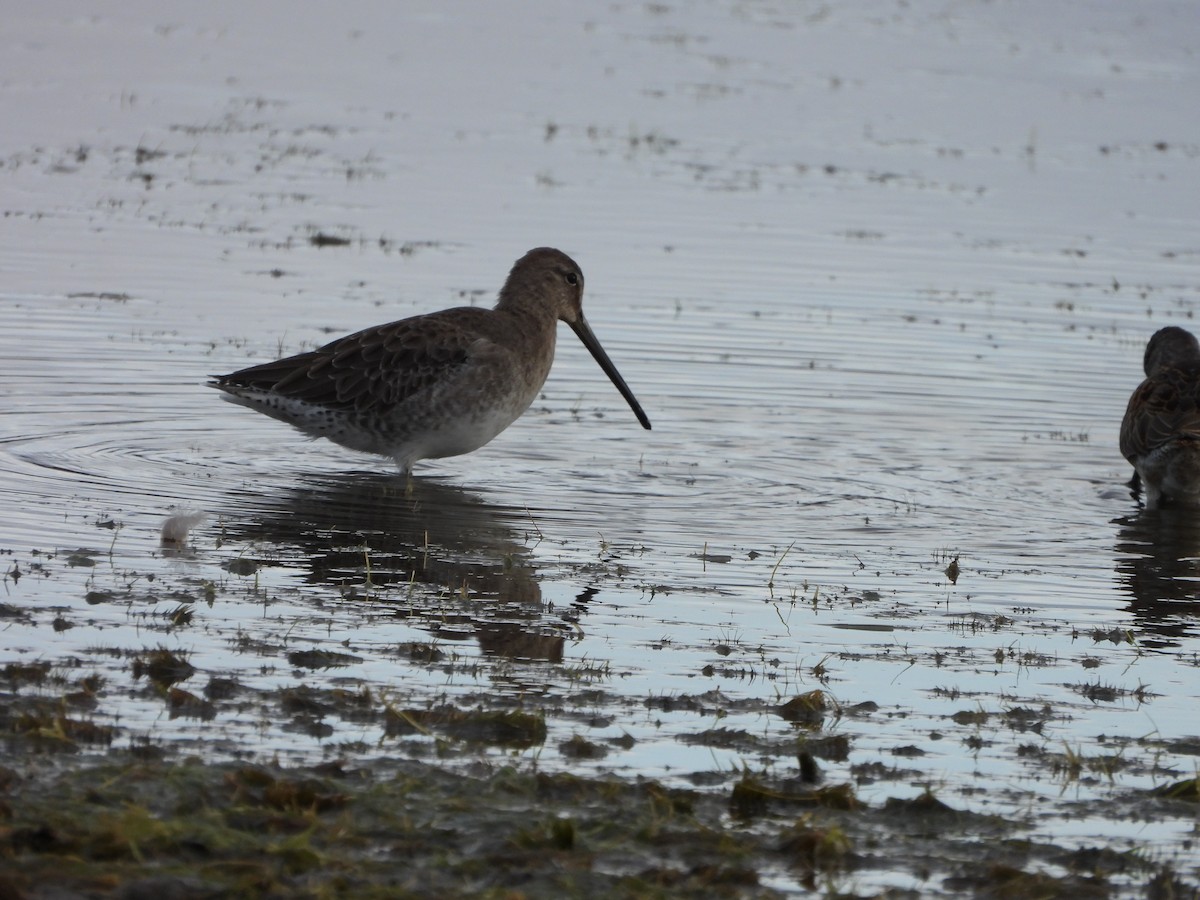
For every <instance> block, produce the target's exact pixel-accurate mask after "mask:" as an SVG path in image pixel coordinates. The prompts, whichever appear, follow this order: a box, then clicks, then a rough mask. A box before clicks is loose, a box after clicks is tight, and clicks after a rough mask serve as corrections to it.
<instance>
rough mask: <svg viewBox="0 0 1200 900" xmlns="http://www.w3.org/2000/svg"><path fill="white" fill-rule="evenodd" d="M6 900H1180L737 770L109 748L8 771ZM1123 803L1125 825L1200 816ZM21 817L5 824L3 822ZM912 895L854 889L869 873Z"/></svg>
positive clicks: (1040, 853) (983, 827)
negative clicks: (645, 773)
mask: <svg viewBox="0 0 1200 900" xmlns="http://www.w3.org/2000/svg"><path fill="white" fill-rule="evenodd" d="M0 777H2V778H3V786H4V796H5V801H6V803H7V804H9V810H8V811H7V814H6V816H5V818H6V819H7V821H6V822H5V827H4V835H3V839H4V840H3V842H4V867H5V868H6V869H7V874H6V875H5V876H4V877H3V882H0V889H2V890H3V891H4V896H6V897H29V898H38V897H62V896H90V897H151V896H159V897H177V898H193V897H194V898H200V897H218V896H243V897H404V896H412V897H437V896H505V897H561V896H630V897H644V896H679V897H712V896H719V897H779V896H787V895H791V894H794V893H795V892H796V891H797V890H799V889H804V890H809V891H814V892H816V893H817V895H821V896H840V897H849V896H889V897H903V896H911V897H921V896H931V895H944V896H986V897H1110V896H1149V897H1194V896H1196V889H1195V887H1194V885H1193V886H1190V885H1187V884H1184V883H1183V882H1181V881H1180V880H1179V879H1178V878H1177V877H1176V876H1175V875H1174V873H1173V872H1172V871H1171V869H1170V867H1169V866H1166V865H1164V864H1162V863H1160V862H1156V861H1155V860H1153V859H1150V858H1146V857H1143V856H1139V855H1136V854H1131V853H1119V852H1115V851H1111V850H1106V849H1104V848H1100V847H1097V848H1089V849H1078V850H1069V849H1066V848H1063V847H1060V846H1056V845H1054V844H1046V843H1038V842H1031V841H1027V840H1022V839H1021V838H1020V836H1019V834H1020V827H1019V824H1018V823H1014V822H1011V821H1006V820H1005V819H1003V818H1000V817H992V816H981V815H978V814H973V813H968V812H963V811H961V810H956V809H954V808H953V807H951V806H949V805H947V804H945V803H943V802H942V801H941V800H939V799H938V798H937V797H936V796H935V795H933V794H927V795H924V796H921V797H919V798H916V799H913V800H898V799H897V800H895V801H889V802H887V803H885V804H883V805H882V806H869V805H866V804H862V803H860V802H859V801H857V800H856V798H855V790H854V785H853V784H852V783H845V784H837V785H828V786H820V787H817V786H814V785H812V784H810V783H808V782H806V781H805V780H804V779H803V777H796V778H791V779H759V778H756V777H755V776H754V775H752V774H750V773H746V774H745V775H744V776H742V777H741V778H739V779H737V780H736V781H734V782H733V784H732V785H731V786H729V787H727V788H724V789H721V790H711V789H693V790H689V789H682V788H669V787H665V786H663V785H662V784H660V783H658V782H656V781H654V780H649V779H630V780H626V779H614V778H594V777H576V776H572V775H569V774H565V773H560V774H548V773H536V772H531V771H527V770H522V769H521V768H499V769H494V770H491V771H483V772H481V771H476V772H457V771H454V770H453V769H452V768H448V767H446V766H442V765H436V764H431V763H427V762H420V761H403V762H400V763H382V762H381V763H376V764H373V765H368V766H364V767H352V766H347V767H343V766H342V765H340V764H338V763H329V764H325V765H322V766H318V767H314V768H281V767H275V766H268V765H261V764H256V765H249V764H247V765H238V764H228V763H226V764H218V765H213V764H206V763H204V762H202V761H201V760H200V759H198V758H196V757H192V758H188V759H183V760H179V761H175V762H167V761H163V760H146V759H138V758H136V755H134V754H129V753H126V752H121V753H113V754H112V755H111V756H110V757H109V758H107V759H97V760H95V761H93V762H90V763H89V764H87V765H84V766H79V767H71V768H64V767H61V766H56V765H54V764H52V763H51V762H50V761H49V760H42V761H40V763H39V764H37V765H35V766H30V767H27V768H26V769H25V771H24V772H23V773H22V774H18V773H16V772H14V771H13V770H12V769H4V770H3V771H0ZM1173 792H1174V796H1170V797H1168V796H1161V795H1158V796H1146V797H1140V798H1139V797H1129V798H1128V799H1127V801H1126V802H1125V803H1124V804H1123V806H1124V809H1125V812H1126V814H1127V815H1130V816H1134V817H1137V816H1153V815H1155V814H1156V813H1157V812H1158V810H1159V809H1160V808H1161V806H1162V805H1163V804H1167V803H1173V804H1180V803H1191V804H1193V805H1194V804H1195V803H1196V801H1197V783H1196V781H1195V779H1193V780H1191V781H1189V782H1186V783H1184V784H1180V785H1177V786H1175V787H1174V788H1173ZM14 807H15V808H17V809H19V810H20V811H19V813H14V812H13V809H14ZM877 870H883V871H886V872H888V873H891V874H892V875H893V876H894V874H895V873H898V872H904V873H906V874H907V875H908V876H909V877H910V878H911V879H912V881H913V883H914V885H916V886H915V887H913V888H912V889H899V888H893V889H889V890H886V891H882V892H877V891H873V890H867V891H863V890H858V889H856V887H855V885H856V884H857V883H859V882H861V881H863V880H868V879H869V878H870V875H871V873H872V872H873V871H877Z"/></svg>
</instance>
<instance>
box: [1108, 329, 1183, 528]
mask: <svg viewBox="0 0 1200 900" xmlns="http://www.w3.org/2000/svg"><path fill="white" fill-rule="evenodd" d="M1143 366H1144V368H1145V370H1146V380H1145V381H1143V382H1142V383H1141V384H1140V385H1138V388H1137V390H1135V391H1134V392H1133V396H1131V397H1130V398H1129V406H1128V407H1127V408H1126V410H1125V418H1124V420H1123V421H1122V422H1121V453H1122V454H1123V455H1124V456H1125V458H1126V459H1127V460H1129V461H1130V462H1131V463H1132V464H1133V467H1134V469H1136V470H1137V474H1138V477H1139V478H1140V479H1141V482H1142V484H1143V486H1144V487H1145V490H1146V506H1147V507H1148V508H1150V509H1154V508H1155V507H1157V506H1159V505H1160V504H1162V503H1163V502H1164V501H1168V502H1174V503H1180V504H1186V505H1191V506H1194V505H1200V343H1198V342H1197V341H1196V338H1195V336H1194V335H1192V333H1191V332H1189V331H1185V330H1184V329H1182V328H1178V327H1176V326H1174V325H1172V326H1169V327H1167V328H1160V329H1159V330H1158V331H1156V332H1155V333H1154V335H1153V336H1152V337H1151V338H1150V342H1149V343H1148V344H1146V356H1145V359H1144V361H1143Z"/></svg>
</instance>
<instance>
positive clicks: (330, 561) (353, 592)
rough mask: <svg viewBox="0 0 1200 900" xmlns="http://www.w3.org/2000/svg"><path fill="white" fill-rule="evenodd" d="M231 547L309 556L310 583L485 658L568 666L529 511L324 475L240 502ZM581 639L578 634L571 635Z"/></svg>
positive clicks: (452, 489)
mask: <svg viewBox="0 0 1200 900" xmlns="http://www.w3.org/2000/svg"><path fill="white" fill-rule="evenodd" d="M233 500H234V503H235V505H236V506H237V507H238V508H239V510H240V514H239V513H234V514H233V515H234V516H235V517H238V518H241V519H242V520H243V521H242V522H241V523H231V524H227V526H226V529H225V535H226V538H227V540H231V541H233V542H236V543H243V542H245V543H261V544H266V545H269V546H272V547H274V548H277V550H278V551H279V552H280V554H281V555H282V556H283V557H284V558H296V557H299V558H301V559H302V560H303V562H302V565H303V566H304V568H305V569H306V570H307V571H306V574H305V580H306V581H307V582H308V583H309V584H313V585H321V586H323V587H332V588H335V589H337V590H339V591H340V592H341V593H342V595H343V596H344V597H346V598H348V599H352V600H362V601H363V602H365V603H366V602H369V603H370V604H371V605H372V612H374V613H378V612H379V611H380V610H381V609H389V608H390V609H392V610H394V612H395V614H396V615H397V616H400V617H403V618H406V619H409V620H410V621H412V622H413V623H414V624H417V625H418V627H422V628H424V629H426V630H427V631H429V632H430V633H431V634H432V635H433V636H434V637H436V638H437V639H438V640H445V641H454V640H468V639H470V638H472V637H474V638H475V639H476V640H477V641H478V642H479V646H480V648H481V649H482V650H483V652H485V653H488V654H493V655H498V656H505V657H509V658H514V659H539V660H547V661H550V662H561V661H562V658H563V646H564V643H565V641H564V636H565V633H566V630H567V626H566V625H565V624H564V623H562V622H561V621H553V622H549V621H546V618H545V616H544V607H543V603H542V598H541V589H540V587H539V586H538V582H537V579H536V577H535V573H534V568H533V564H532V560H531V558H530V554H529V546H530V544H531V540H530V538H531V533H532V537H533V539H534V540H536V526H535V524H534V523H533V520H532V518H531V517H530V514H529V513H528V511H527V510H525V509H517V508H512V507H505V506H500V505H495V504H489V503H487V502H485V501H484V500H483V499H482V498H481V497H480V496H479V495H477V494H474V493H472V492H471V491H469V490H465V489H463V488H461V487H458V486H456V485H451V484H445V483H440V482H438V481H435V480H431V479H403V478H396V477H395V476H391V475H375V474H367V475H356V476H339V477H336V478H312V479H309V480H307V481H306V483H304V484H302V485H298V486H296V487H294V488H292V489H291V490H289V491H287V492H286V493H283V494H270V495H268V494H257V493H249V492H248V493H247V494H246V495H245V496H241V497H235V498H233ZM570 630H571V633H574V629H573V628H572V629H570Z"/></svg>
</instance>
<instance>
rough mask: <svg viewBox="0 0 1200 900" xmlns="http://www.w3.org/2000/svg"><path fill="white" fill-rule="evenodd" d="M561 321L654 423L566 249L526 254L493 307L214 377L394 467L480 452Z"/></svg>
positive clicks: (543, 371) (531, 377)
mask: <svg viewBox="0 0 1200 900" xmlns="http://www.w3.org/2000/svg"><path fill="white" fill-rule="evenodd" d="M560 320H561V321H563V322H566V323H567V324H568V325H570V326H571V330H572V331H574V332H575V334H576V335H578V337H579V339H580V340H581V341H582V342H583V345H584V346H585V347H587V348H588V350H589V351H591V354H592V356H593V357H594V358H595V360H596V362H598V363H599V364H600V368H601V369H603V370H604V373H605V374H606V375H608V377H609V378H610V379H611V380H612V383H613V384H614V385H616V387H617V390H618V391H620V392H621V396H623V397H624V398H625V400H626V402H627V403H628V404H629V406H630V408H631V409H632V410H633V412H634V415H636V416H637V418H638V421H639V422H641V423H642V427H643V428H647V429H648V428H649V427H650V420H649V419H648V418H646V414H645V413H644V412H643V411H642V407H641V405H640V404H639V403H638V402H637V398H636V397H634V396H633V392H632V391H631V390H630V389H629V386H628V385H627V384H625V379H623V378H622V377H621V374H620V373H619V372H618V371H617V368H616V366H614V365H613V363H612V360H610V359H609V358H608V354H607V353H605V352H604V348H603V347H601V346H600V342H599V341H598V340H597V339H596V336H595V335H594V334H593V333H592V329H591V328H590V327H589V326H588V323H587V319H585V318H584V315H583V272H582V271H580V269H579V266H578V265H576V263H575V261H574V260H573V259H571V257H569V256H567V255H566V254H565V253H563V252H562V251H561V250H554V249H551V248H549V247H542V248H539V249H537V250H530V251H529V252H528V253H526V254H525V255H524V256H522V257H521V258H520V259H519V260H517V262H516V264H515V265H514V266H513V267H512V271H511V272H509V273H508V280H507V281H505V282H504V287H502V288H501V289H500V297H499V299H498V301H497V302H496V306H495V308H494V309H478V308H476V307H473V306H467V307H458V308H455V309H446V310H442V311H440V312H434V313H429V314H427V315H422V316H413V317H411V318H408V319H401V320H400V321H399V322H392V323H391V324H388V325H378V326H376V327H374V328H367V329H366V330H364V331H359V332H357V333H355V334H351V335H347V336H346V337H343V338H339V339H337V340H336V341H332V342H331V343H328V344H326V345H325V346H324V347H321V348H319V349H317V350H311V351H309V352H307V353H298V354H296V355H295V356H289V357H287V358H286V359H280V360H277V361H275V362H269V363H264V364H262V365H258V366H250V367H249V368H246V369H242V370H240V371H238V372H233V373H231V374H229V375H217V376H213V380H212V381H210V382H209V385H210V386H211V387H215V388H219V389H221V390H222V391H224V392H225V394H226V396H225V397H224V399H225V400H229V401H230V402H233V403H238V404H241V405H242V406H247V407H249V408H250V409H253V410H256V411H258V412H261V413H264V414H265V415H268V416H271V417H272V418H274V419H279V420H280V421H281V422H286V423H288V424H289V425H293V426H295V427H296V428H298V429H300V431H302V432H304V433H305V434H307V435H309V436H311V437H324V438H329V440H331V441H333V442H334V443H336V444H341V445H342V446H343V447H349V448H350V449H351V450H360V451H362V452H365V453H377V454H380V455H381V456H388V457H391V458H392V459H393V460H395V463H396V465H397V466H398V467H399V469H400V471H401V472H404V473H408V472H411V471H412V466H413V463H415V462H416V461H417V460H419V459H436V458H439V457H443V456H457V455H459V454H461V453H470V452H471V451H472V450H477V449H479V448H480V447H482V446H483V445H484V444H486V443H487V442H488V441H490V440H491V439H492V438H494V437H495V436H496V435H498V434H499V433H500V432H502V431H503V430H504V429H505V428H507V427H508V426H509V425H511V424H512V423H513V422H515V421H516V419H517V417H518V416H520V415H521V413H523V412H525V410H526V409H528V408H529V405H530V404H531V403H533V400H534V398H535V397H537V394H538V391H540V390H541V389H542V385H543V384H545V382H546V376H547V375H549V374H550V365H551V363H553V362H554V342H555V335H556V332H557V325H558V322H559V321H560Z"/></svg>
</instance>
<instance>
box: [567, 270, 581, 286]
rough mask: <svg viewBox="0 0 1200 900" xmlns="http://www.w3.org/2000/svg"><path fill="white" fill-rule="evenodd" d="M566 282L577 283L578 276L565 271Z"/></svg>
mask: <svg viewBox="0 0 1200 900" xmlns="http://www.w3.org/2000/svg"><path fill="white" fill-rule="evenodd" d="M567 284H570V285H576V284H579V277H578V276H577V275H576V274H575V273H574V272H568V273H567Z"/></svg>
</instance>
